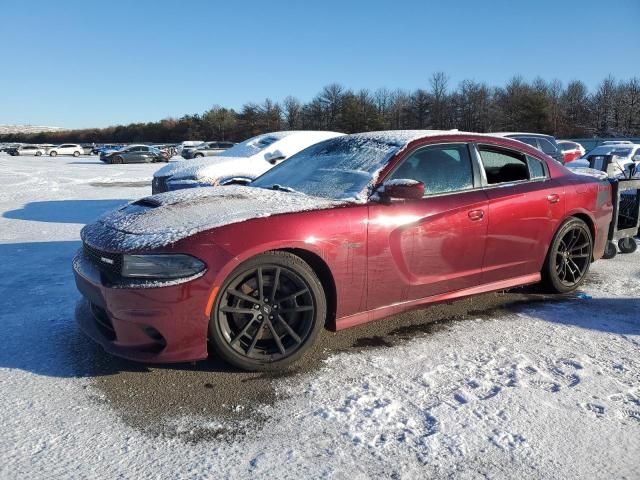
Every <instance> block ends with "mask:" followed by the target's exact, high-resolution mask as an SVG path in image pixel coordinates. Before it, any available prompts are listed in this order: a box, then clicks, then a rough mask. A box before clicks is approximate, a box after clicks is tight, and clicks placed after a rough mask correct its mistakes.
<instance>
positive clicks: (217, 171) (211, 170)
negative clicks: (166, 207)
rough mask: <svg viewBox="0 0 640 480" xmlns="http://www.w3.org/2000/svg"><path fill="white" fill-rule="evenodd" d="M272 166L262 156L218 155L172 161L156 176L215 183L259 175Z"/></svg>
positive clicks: (155, 175)
mask: <svg viewBox="0 0 640 480" xmlns="http://www.w3.org/2000/svg"><path fill="white" fill-rule="evenodd" d="M272 167H273V165H271V164H270V163H269V162H267V161H266V160H261V159H260V158H253V157H225V156H220V155H216V156H214V157H206V158H199V159H195V160H183V161H178V162H173V163H170V164H168V165H165V166H164V167H162V168H161V169H160V170H158V171H157V172H156V173H155V174H154V177H171V180H198V181H201V182H204V183H210V184H212V185H215V184H216V183H217V181H218V180H219V179H221V178H225V177H230V176H247V177H252V178H254V177H258V176H260V175H262V174H263V173H264V172H266V171H267V170H269V169H270V168H272Z"/></svg>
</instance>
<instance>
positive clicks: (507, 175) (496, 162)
mask: <svg viewBox="0 0 640 480" xmlns="http://www.w3.org/2000/svg"><path fill="white" fill-rule="evenodd" d="M479 151H480V159H481V160H482V165H483V166H484V171H485V173H486V174H487V182H488V183H489V184H490V185H495V184H498V183H507V182H519V181H522V180H529V167H528V165H527V161H526V160H525V157H524V155H522V154H519V153H516V152H511V151H508V150H502V149H500V148H493V147H482V146H481V147H480V148H479Z"/></svg>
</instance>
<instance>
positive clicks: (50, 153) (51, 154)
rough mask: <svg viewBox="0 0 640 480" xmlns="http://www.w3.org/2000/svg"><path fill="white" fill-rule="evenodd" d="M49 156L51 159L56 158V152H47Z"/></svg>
mask: <svg viewBox="0 0 640 480" xmlns="http://www.w3.org/2000/svg"><path fill="white" fill-rule="evenodd" d="M49 156H51V157H57V156H58V152H56V151H55V150H53V151H52V152H49Z"/></svg>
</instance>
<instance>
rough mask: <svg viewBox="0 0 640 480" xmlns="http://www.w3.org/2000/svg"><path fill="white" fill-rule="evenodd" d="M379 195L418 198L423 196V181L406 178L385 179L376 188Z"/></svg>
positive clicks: (409, 198)
mask: <svg viewBox="0 0 640 480" xmlns="http://www.w3.org/2000/svg"><path fill="white" fill-rule="evenodd" d="M378 194H379V195H380V196H381V197H386V198H388V199H391V198H403V199H407V200H418V199H420V198H422V197H424V183H422V182H419V181H417V180H411V179H408V178H398V179H394V180H387V181H386V182H384V183H383V184H382V186H380V188H378Z"/></svg>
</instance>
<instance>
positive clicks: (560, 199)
mask: <svg viewBox="0 0 640 480" xmlns="http://www.w3.org/2000/svg"><path fill="white" fill-rule="evenodd" d="M472 151H473V152H474V154H475V155H478V157H479V159H480V165H481V166H482V174H483V182H484V183H485V184H486V187H485V191H486V193H487V197H488V199H489V215H488V216H489V222H488V232H487V239H486V250H485V258H484V263H483V267H482V268H483V277H482V283H492V282H497V281H501V280H506V279H511V278H515V277H519V276H524V275H529V274H533V273H537V272H539V271H540V270H541V268H542V264H543V262H544V259H545V256H546V254H547V250H548V248H549V243H550V241H551V238H552V237H553V234H554V232H555V231H556V229H557V227H558V225H559V223H560V221H561V219H562V216H563V214H564V189H563V188H562V187H561V186H560V185H558V184H557V183H556V182H555V181H554V180H553V179H551V178H550V177H549V173H548V168H547V166H546V164H545V163H544V162H543V161H542V160H540V159H537V158H534V157H533V156H529V155H525V154H523V153H522V152H519V151H517V150H513V149H509V148H504V147H498V146H495V145H482V144H480V145H474V146H473V147H472Z"/></svg>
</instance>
